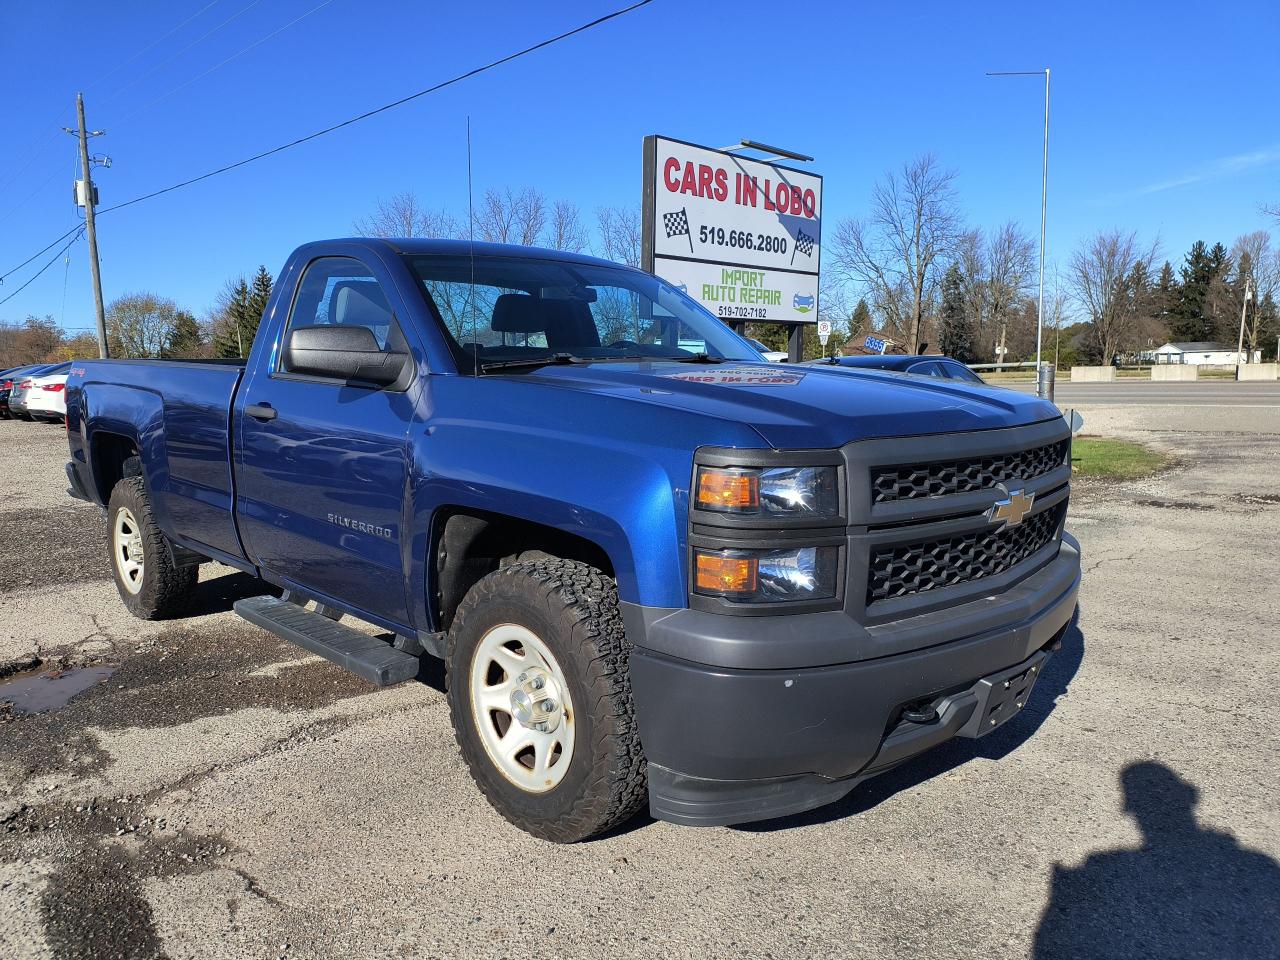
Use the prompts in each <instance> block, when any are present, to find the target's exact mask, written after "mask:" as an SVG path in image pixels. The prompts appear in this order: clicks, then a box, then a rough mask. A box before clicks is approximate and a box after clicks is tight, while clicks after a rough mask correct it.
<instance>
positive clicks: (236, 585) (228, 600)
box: [182, 571, 280, 618]
mask: <svg viewBox="0 0 1280 960" xmlns="http://www.w3.org/2000/svg"><path fill="white" fill-rule="evenodd" d="M268 593H269V594H271V596H273V597H278V596H280V589H279V588H278V587H273V586H272V585H271V584H269V583H267V582H266V581H265V580H259V579H258V578H257V577H253V576H250V575H249V574H247V573H240V572H239V571H236V572H233V573H228V574H224V575H223V576H221V577H210V578H209V579H208V580H201V581H200V582H199V583H197V584H196V588H195V591H194V592H193V593H192V594H191V601H190V602H189V603H188V604H187V606H186V608H185V609H184V610H183V611H182V617H183V618H186V617H204V616H208V615H210V614H214V613H227V612H229V611H230V610H231V608H232V607H233V606H234V605H235V602H236V601H237V600H243V599H245V598H246V597H260V596H262V595H263V594H268Z"/></svg>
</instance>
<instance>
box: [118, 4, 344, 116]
mask: <svg viewBox="0 0 1280 960" xmlns="http://www.w3.org/2000/svg"><path fill="white" fill-rule="evenodd" d="M331 3H333V0H324V2H323V3H321V4H319V5H317V6H314V7H312V8H311V9H310V10H308V11H307V12H306V13H304V14H302V15H301V16H298V17H295V18H294V19H292V20H290V21H289V22H288V23H286V24H285V25H284V26H283V27H280V28H278V29H276V30H273V31H272V32H271V33H269V34H267V35H266V36H265V37H262V38H260V39H258V40H255V41H254V42H253V43H251V44H249V45H248V46H247V47H245V48H244V49H242V50H239V51H237V52H235V53H233V54H232V55H231V56H229V57H227V58H226V59H225V60H222V61H221V62H219V63H215V64H214V65H213V66H212V67H210V68H209V69H208V70H205V71H204V72H203V73H198V74H196V75H195V76H194V77H191V78H190V79H189V80H184V81H182V83H180V84H178V85H177V86H176V87H174V88H173V89H172V90H170V91H168V92H167V93H162V94H160V96H158V97H156V98H155V99H154V100H152V101H150V102H149V103H146V104H144V105H143V106H141V107H139V108H138V109H137V110H132V111H130V112H129V113H127V114H125V116H124V117H123V118H121V120H120V122H121V123H125V122H126V121H129V120H132V119H133V118H134V117H136V116H137V115H138V114H140V113H142V112H143V111H144V110H149V109H151V108H152V107H154V106H155V105H156V104H157V103H159V102H160V101H161V100H165V99H167V98H169V97H171V96H173V95H174V94H175V93H177V92H178V91H179V90H182V89H184V88H185V87H188V86H190V85H191V84H193V83H195V82H196V81H197V80H203V79H204V78H205V77H207V76H208V75H209V74H211V73H213V72H214V71H215V70H218V69H221V68H222V67H225V66H226V65H227V64H228V63H230V62H231V61H232V60H235V59H237V58H238V57H242V56H244V55H245V54H246V53H248V52H249V51H250V50H252V49H254V48H255V47H260V46H262V44H264V43H266V42H267V41H268V40H270V39H272V38H273V37H276V36H279V35H280V34H282V33H284V32H285V31H286V30H288V29H289V28H290V27H292V26H293V25H294V24H295V23H299V22H300V21H302V20H305V19H307V17H309V16H311V15H312V14H313V13H316V12H318V11H319V10H322V9H324V8H325V7H327V6H329V4H331Z"/></svg>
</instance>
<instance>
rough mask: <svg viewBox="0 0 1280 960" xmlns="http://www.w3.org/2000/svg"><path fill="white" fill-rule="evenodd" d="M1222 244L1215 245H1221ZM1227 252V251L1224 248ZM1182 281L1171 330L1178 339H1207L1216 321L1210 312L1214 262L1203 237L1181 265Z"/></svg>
mask: <svg viewBox="0 0 1280 960" xmlns="http://www.w3.org/2000/svg"><path fill="white" fill-rule="evenodd" d="M1221 246H1222V244H1216V245H1215V249H1216V248H1217V247H1221ZM1224 252H1225V251H1224ZM1181 272H1182V283H1181V284H1180V285H1179V289H1178V303H1177V306H1176V308H1175V310H1174V312H1173V322H1172V323H1171V324H1170V325H1169V332H1170V335H1171V336H1172V338H1173V339H1174V340H1176V341H1182V342H1185V341H1192V342H1194V341H1198V340H1208V339H1209V338H1210V336H1211V335H1212V332H1213V321H1212V318H1211V316H1210V315H1209V312H1208V303H1209V288H1210V287H1211V286H1212V285H1213V279H1214V263H1213V260H1212V259H1211V258H1210V255H1209V250H1208V248H1207V247H1206V246H1205V244H1204V241H1203V240H1197V241H1196V242H1195V243H1193V244H1192V245H1191V250H1190V251H1188V253H1187V256H1186V260H1185V261H1184V263H1183V265H1182V271H1181Z"/></svg>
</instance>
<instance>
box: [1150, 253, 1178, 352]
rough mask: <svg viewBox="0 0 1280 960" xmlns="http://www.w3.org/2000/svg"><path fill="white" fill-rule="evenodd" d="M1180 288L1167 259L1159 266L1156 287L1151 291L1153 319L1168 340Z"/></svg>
mask: <svg viewBox="0 0 1280 960" xmlns="http://www.w3.org/2000/svg"><path fill="white" fill-rule="evenodd" d="M1181 293H1182V290H1181V288H1180V287H1179V286H1178V280H1177V278H1176V277H1174V275H1173V265H1172V264H1171V263H1169V261H1168V260H1166V261H1165V262H1164V266H1163V267H1161V268H1160V277H1159V279H1157V280H1156V288H1155V291H1154V293H1153V298H1154V303H1153V311H1154V316H1155V319H1156V320H1157V321H1158V323H1159V326H1160V327H1161V328H1162V329H1163V331H1164V334H1163V336H1164V338H1165V339H1166V340H1168V339H1169V338H1171V337H1172V335H1173V334H1172V332H1171V325H1172V324H1173V319H1174V316H1175V315H1176V313H1177V309H1178V297H1179V296H1180V295H1181Z"/></svg>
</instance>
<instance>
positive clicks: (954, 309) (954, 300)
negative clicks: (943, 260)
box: [938, 264, 976, 363]
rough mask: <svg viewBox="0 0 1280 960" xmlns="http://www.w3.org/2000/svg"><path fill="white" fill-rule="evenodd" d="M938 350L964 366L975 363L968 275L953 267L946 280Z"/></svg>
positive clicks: (939, 313) (944, 278) (939, 320)
mask: <svg viewBox="0 0 1280 960" xmlns="http://www.w3.org/2000/svg"><path fill="white" fill-rule="evenodd" d="M938 349H939V350H941V351H942V353H943V354H944V355H945V356H948V357H953V358H955V359H956V360H959V361H960V362H961V363H973V362H974V360H975V359H976V358H975V356H974V353H973V326H972V325H971V324H970V322H969V313H968V311H967V310H966V309H965V289H964V274H963V273H961V272H960V268H959V267H958V266H956V265H955V264H952V265H951V266H950V268H948V270H947V272H946V274H945V275H944V276H943V278H942V304H941V306H940V308H939V311H938Z"/></svg>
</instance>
